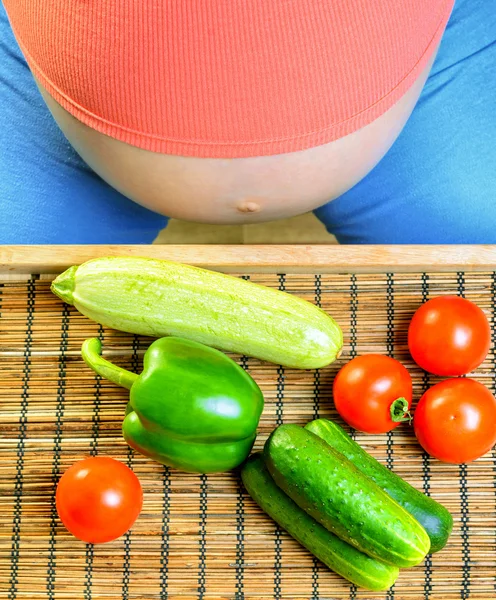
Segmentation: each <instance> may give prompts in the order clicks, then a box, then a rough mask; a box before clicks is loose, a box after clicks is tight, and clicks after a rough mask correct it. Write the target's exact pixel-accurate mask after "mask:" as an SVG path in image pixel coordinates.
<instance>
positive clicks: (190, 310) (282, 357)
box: [51, 257, 343, 369]
mask: <svg viewBox="0 0 496 600" xmlns="http://www.w3.org/2000/svg"><path fill="white" fill-rule="evenodd" d="M51 289H52V291H53V292H54V293H55V294H56V295H57V296H59V297H60V298H61V299H62V300H64V302H67V303H69V304H73V305H74V306H75V307H76V308H77V309H78V310H79V311H80V312H81V313H82V314H84V315H86V316H87V317H89V318H90V319H92V320H93V321H96V322H97V323H101V324H103V325H106V326H107V327H112V328H113V329H118V330H121V331H127V332H129V333H137V334H142V335H149V336H153V337H163V336H166V335H173V336H178V337H182V338H186V339H191V340H194V341H197V342H201V343H203V344H206V345H207V346H213V347H215V348H219V349H221V350H225V351H231V352H238V353H240V354H246V355H248V356H254V357H257V358H259V359H263V360H267V361H271V362H273V363H276V364H281V365H284V366H287V367H294V368H300V369H316V368H320V367H323V366H325V365H327V364H329V363H331V362H333V361H334V360H335V359H336V358H337V357H338V356H339V354H340V352H341V348H342V345H343V335H342V331H341V329H340V328H339V326H338V325H337V323H336V322H335V321H334V320H333V319H332V318H331V317H330V316H329V315H328V314H327V313H325V312H324V311H323V310H321V309H319V308H317V307H316V306H314V305H313V304H311V303H310V302H307V301H305V300H302V299H301V298H297V297H296V296H292V295H290V294H287V293H284V292H280V291H277V290H273V289H270V288H267V287H263V286H260V285H257V284H254V283H251V282H249V281H244V280H243V279H239V278H237V277H232V276H229V275H224V274H221V273H215V272H212V271H206V270H204V269H198V268H196V267H191V266H187V265H181V264H177V263H172V262H167V261H161V260H154V259H150V258H133V257H113V258H97V259H95V260H90V261H88V262H86V263H84V264H82V265H81V266H73V267H71V268H70V269H68V270H67V271H65V272H64V273H62V274H61V275H59V276H58V277H57V278H56V279H55V280H54V281H53V283H52V287H51Z"/></svg>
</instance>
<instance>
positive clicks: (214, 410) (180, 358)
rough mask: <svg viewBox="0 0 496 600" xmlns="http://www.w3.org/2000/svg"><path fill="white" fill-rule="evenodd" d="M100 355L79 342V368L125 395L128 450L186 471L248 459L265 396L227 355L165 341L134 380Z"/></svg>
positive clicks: (93, 342)
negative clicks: (124, 391)
mask: <svg viewBox="0 0 496 600" xmlns="http://www.w3.org/2000/svg"><path fill="white" fill-rule="evenodd" d="M100 352H101V344H100V340H98V339H97V338H91V339H89V340H86V341H85V342H84V343H83V347H82V350H81V354H82V356H83V359H84V361H85V362H86V364H87V365H88V366H89V367H91V368H92V369H93V370H94V371H95V372H96V373H98V374H99V375H101V376H102V377H104V378H106V379H109V380H110V381H113V382H114V383H117V384H118V385H121V386H123V387H125V388H127V389H129V390H130V401H129V404H128V408H127V411H126V417H125V419H124V422H123V426H122V431H123V435H124V439H125V440H126V442H127V443H128V444H129V445H130V446H131V447H132V448H134V449H135V450H137V451H138V452H140V453H141V454H144V455H145V456H148V457H150V458H152V459H153V460H156V461H158V462H160V463H162V464H164V465H168V466H169V467H174V468H176V469H181V470H183V471H188V472H192V473H214V472H221V471H227V470H229V469H232V468H234V467H237V466H238V465H240V464H241V463H242V462H243V461H244V460H245V459H246V458H247V456H248V455H249V453H250V451H251V448H252V446H253V443H254V441H255V438H256V435H257V426H258V422H259V419H260V415H261V414H262V410H263V406H264V399H263V395H262V392H261V391H260V388H259V387H258V385H257V384H256V383H255V381H254V380H253V379H252V378H251V377H250V375H249V374H248V373H247V372H246V371H244V370H243V369H242V368H241V367H240V366H239V365H238V364H237V363H236V362H234V361H233V360H232V359H231V358H229V357H228V356H226V355H225V354H223V353H222V352H220V351H219V350H215V349H213V348H210V347H208V346H205V345H203V344H200V343H198V342H193V341H190V340H185V339H182V338H178V337H165V338H160V339H158V340H156V341H155V342H153V343H152V344H151V346H150V347H149V348H148V350H147V351H146V353H145V356H144V360H143V372H142V373H141V374H140V375H137V374H135V373H131V372H130V371H126V370H125V369H122V368H120V367H118V366H116V365H114V364H112V363H111V362H109V361H107V360H105V359H104V358H102V356H101V355H100Z"/></svg>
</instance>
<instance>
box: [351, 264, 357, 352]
mask: <svg viewBox="0 0 496 600" xmlns="http://www.w3.org/2000/svg"><path fill="white" fill-rule="evenodd" d="M357 311H358V286H357V276H356V275H355V273H353V274H352V275H351V286H350V358H355V357H356V355H357Z"/></svg>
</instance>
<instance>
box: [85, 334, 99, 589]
mask: <svg viewBox="0 0 496 600" xmlns="http://www.w3.org/2000/svg"><path fill="white" fill-rule="evenodd" d="M98 339H99V340H100V341H101V342H102V344H103V327H102V326H101V325H100V326H99V328H98ZM101 382H102V378H101V376H100V375H96V374H95V385H94V389H95V393H94V397H95V401H94V403H93V417H92V419H91V420H92V423H93V427H92V436H91V440H90V455H91V456H96V455H97V454H98V436H99V434H100V404H101V398H100V395H101V388H102V383H101ZM94 555H95V554H94V548H93V544H86V553H85V558H86V567H85V571H86V572H85V577H84V579H85V584H84V600H91V598H92V595H93V590H92V586H93V559H94Z"/></svg>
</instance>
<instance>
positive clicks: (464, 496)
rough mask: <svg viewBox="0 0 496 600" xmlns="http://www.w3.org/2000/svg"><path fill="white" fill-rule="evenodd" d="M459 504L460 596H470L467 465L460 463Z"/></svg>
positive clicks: (464, 597) (463, 599)
mask: <svg viewBox="0 0 496 600" xmlns="http://www.w3.org/2000/svg"><path fill="white" fill-rule="evenodd" d="M459 473H460V506H461V513H462V515H461V536H462V558H463V566H462V590H461V594H460V598H462V600H466V598H469V597H470V538H469V525H468V524H469V521H470V517H469V513H468V490H467V465H465V464H463V465H460V470H459Z"/></svg>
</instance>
